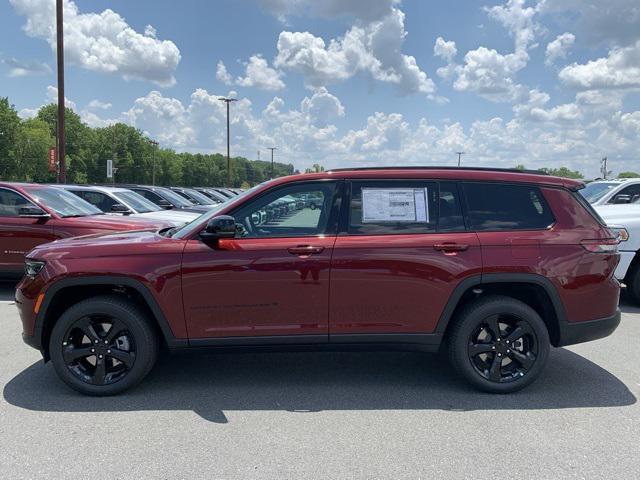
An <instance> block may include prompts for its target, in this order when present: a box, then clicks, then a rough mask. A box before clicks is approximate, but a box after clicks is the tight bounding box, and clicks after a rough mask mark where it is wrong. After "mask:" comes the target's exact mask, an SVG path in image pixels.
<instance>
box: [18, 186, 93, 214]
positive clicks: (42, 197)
mask: <svg viewBox="0 0 640 480" xmlns="http://www.w3.org/2000/svg"><path fill="white" fill-rule="evenodd" d="M25 190H27V191H28V192H29V195H31V197H33V198H35V199H36V200H37V201H38V202H41V203H43V204H44V205H46V206H47V207H49V208H50V209H51V210H53V211H55V212H56V213H57V214H58V215H60V216H61V217H87V216H90V215H101V214H102V212H101V211H100V209H98V208H96V207H94V206H93V205H91V204H90V203H89V202H86V201H84V200H83V199H81V198H80V197H78V196H76V195H74V194H73V193H71V192H67V191H66V190H63V189H61V188H55V187H44V186H37V187H32V186H29V187H25Z"/></svg>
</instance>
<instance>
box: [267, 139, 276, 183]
mask: <svg viewBox="0 0 640 480" xmlns="http://www.w3.org/2000/svg"><path fill="white" fill-rule="evenodd" d="M277 149H278V147H268V148H267V150H271V178H273V176H274V168H273V167H274V165H273V152H274V151H276V150H277Z"/></svg>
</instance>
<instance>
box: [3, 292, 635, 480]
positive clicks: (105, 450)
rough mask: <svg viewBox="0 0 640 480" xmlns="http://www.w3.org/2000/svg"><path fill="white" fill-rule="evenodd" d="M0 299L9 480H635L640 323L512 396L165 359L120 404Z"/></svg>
mask: <svg viewBox="0 0 640 480" xmlns="http://www.w3.org/2000/svg"><path fill="white" fill-rule="evenodd" d="M12 298H13V291H12V290H11V287H10V286H3V287H1V288H0V301H1V302H0V328H1V329H2V334H1V335H0V388H1V389H2V398H1V399H0V478H2V479H5V480H8V479H26V478H38V479H44V478H54V479H62V478H74V479H80V478H82V479H84V478H114V479H124V478H152V479H156V478H158V479H179V478H185V479H195V478H208V479H212V478H242V479H245V478H383V477H385V478H457V479H458V478H514V479H516V478H517V479H528V478H535V479H547V478H548V479H557V478H638V476H639V475H640V473H639V472H640V407H639V405H638V401H637V398H638V397H639V396H640V348H638V345H639V344H640V308H636V307H633V306H631V305H630V304H629V303H627V302H624V301H623V311H624V315H623V320H622V324H621V326H620V328H619V329H618V330H617V331H616V333H615V334H614V335H613V336H611V337H609V338H607V339H604V340H600V341H597V342H593V343H590V344H584V345H578V346H575V347H571V348H566V349H557V350H554V351H553V352H552V355H551V358H550V362H549V364H548V366H547V369H546V372H545V373H544V375H543V378H542V379H541V380H540V381H538V382H537V383H536V384H534V385H533V386H531V387H530V388H528V389H527V390H525V391H523V392H520V393H518V394H515V395H509V396H496V395H488V394H481V393H477V392H475V391H473V390H470V388H469V387H468V386H467V385H466V384H465V383H464V382H463V381H461V380H458V379H457V378H456V377H455V376H454V375H453V374H452V372H451V371H450V369H449V367H448V365H447V364H446V363H445V362H444V361H443V360H441V359H440V358H439V357H437V356H434V355H426V354H420V353H380V352H377V353H270V354H240V355H224V354H183V355H177V356H166V355H165V356H164V357H163V358H162V359H161V361H160V362H159V364H158V365H157V366H156V368H155V369H154V371H153V372H152V374H151V375H150V377H149V378H148V379H147V380H146V381H145V382H144V383H143V384H142V385H141V386H139V387H138V388H136V389H135V390H133V391H131V392H129V393H126V394H125V395H122V396H119V397H113V398H89V397H83V396H80V395H79V394H76V393H74V392H72V391H70V390H68V389H67V388H66V387H65V386H64V385H63V384H62V383H61V382H60V381H59V380H58V379H57V378H56V377H55V374H54V372H53V369H52V367H51V366H50V365H44V364H43V363H42V361H41V360H40V358H39V354H38V352H36V351H34V350H32V349H30V348H29V347H27V346H26V345H24V344H23V343H22V340H21V338H20V331H21V327H20V322H19V319H18V314H17V311H16V308H15V306H14V305H13V304H12Z"/></svg>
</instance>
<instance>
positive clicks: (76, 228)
mask: <svg viewBox="0 0 640 480" xmlns="http://www.w3.org/2000/svg"><path fill="white" fill-rule="evenodd" d="M165 226H167V225H164V224H159V223H158V222H152V221H148V220H142V219H133V218H126V217H113V216H107V215H104V214H103V212H102V211H100V210H99V209H97V208H96V207H94V206H93V205H91V204H90V203H88V202H86V201H84V200H82V199H81V198H79V197H77V196H76V195H74V194H72V193H70V192H66V191H63V190H61V189H57V188H53V187H51V186H48V185H38V184H26V183H24V184H23V183H0V278H3V279H11V278H20V277H21V276H22V274H23V273H24V255H25V253H26V252H28V251H29V250H31V249H32V248H34V247H35V246H37V245H40V244H42V243H47V242H52V241H54V240H58V239H60V238H68V237H77V236H81V235H91V234H96V233H107V232H114V231H120V230H148V229H152V228H159V227H165Z"/></svg>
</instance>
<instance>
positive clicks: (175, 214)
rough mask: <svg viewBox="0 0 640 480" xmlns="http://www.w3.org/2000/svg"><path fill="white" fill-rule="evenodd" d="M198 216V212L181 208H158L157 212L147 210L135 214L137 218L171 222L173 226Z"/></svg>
mask: <svg viewBox="0 0 640 480" xmlns="http://www.w3.org/2000/svg"><path fill="white" fill-rule="evenodd" d="M199 216H200V214H199V213H196V212H185V211H183V210H175V209H174V210H160V211H157V212H147V213H139V214H137V215H136V217H137V218H142V219H146V220H150V221H154V220H155V221H158V220H159V221H161V222H167V223H171V224H172V225H175V226H180V225H184V224H185V223H189V222H190V221H192V220H194V219H196V218H198V217H199Z"/></svg>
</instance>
